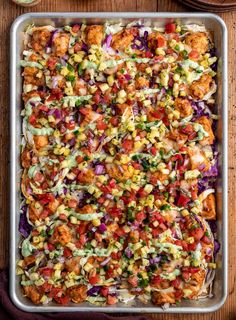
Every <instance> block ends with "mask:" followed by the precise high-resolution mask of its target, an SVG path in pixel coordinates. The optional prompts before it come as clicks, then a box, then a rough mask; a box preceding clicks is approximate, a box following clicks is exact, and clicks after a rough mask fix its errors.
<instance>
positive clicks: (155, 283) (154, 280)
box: [151, 275, 162, 285]
mask: <svg viewBox="0 0 236 320" xmlns="http://www.w3.org/2000/svg"><path fill="white" fill-rule="evenodd" d="M151 282H152V284H154V285H158V284H160V283H161V282H162V278H161V277H160V276H159V275H158V276H154V277H153V278H152V281H151Z"/></svg>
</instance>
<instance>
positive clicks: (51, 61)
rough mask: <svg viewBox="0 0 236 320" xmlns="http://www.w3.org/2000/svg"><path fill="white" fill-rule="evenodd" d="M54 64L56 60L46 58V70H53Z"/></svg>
mask: <svg viewBox="0 0 236 320" xmlns="http://www.w3.org/2000/svg"><path fill="white" fill-rule="evenodd" d="M56 63H57V58H54V57H50V58H48V60H47V66H48V68H49V69H50V70H53V69H55V67H56Z"/></svg>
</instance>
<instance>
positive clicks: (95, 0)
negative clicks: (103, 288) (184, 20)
mask: <svg viewBox="0 0 236 320" xmlns="http://www.w3.org/2000/svg"><path fill="white" fill-rule="evenodd" d="M30 11H42V12H46V11H59V12H63V11H114V12H117V11H126V12H129V11H140V12H141V11H149V12H155V11H160V12H161V11H172V12H177V11H179V12H181V11H182V12H183V11H190V9H189V8H187V7H185V6H184V5H183V4H180V3H179V2H178V1H174V0H172V1H171V0H42V2H41V4H39V5H38V6H36V7H33V8H22V7H19V6H16V5H15V4H13V3H12V2H11V0H0V39H1V46H0V71H1V77H0V108H1V109H0V110H1V112H0V199H1V200H0V201H1V202H0V203H1V206H0V208H1V210H0V219H1V220H0V221H1V223H0V268H4V267H7V266H8V242H9V237H10V235H9V231H8V227H9V205H8V189H7V186H8V159H9V155H8V151H9V133H8V128H9V127H8V117H9V85H8V82H9V79H8V78H9V75H8V66H9V62H8V58H9V30H10V26H11V23H12V22H13V20H14V19H15V18H16V17H17V16H18V15H20V14H22V13H24V12H30ZM220 16H221V17H222V18H223V19H224V20H225V22H226V24H227V27H228V31H229V115H228V119H229V167H228V172H229V190H228V194H229V276H228V277H229V278H228V279H229V295H228V299H227V301H226V303H225V305H224V306H223V307H222V308H221V309H220V310H219V311H217V312H215V313H211V314H205V315H194V314H192V315H180V314H178V315H176V314H175V315H167V314H162V315H154V314H153V315H147V317H148V318H150V319H159V320H174V319H175V320H182V319H184V320H236V200H235V199H236V197H235V192H236V190H235V176H236V160H235V159H236V63H235V57H236V30H235V29H236V11H234V12H233V11H232V12H227V13H221V14H220ZM9 192H11V190H9Z"/></svg>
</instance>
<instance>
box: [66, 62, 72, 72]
mask: <svg viewBox="0 0 236 320" xmlns="http://www.w3.org/2000/svg"><path fill="white" fill-rule="evenodd" d="M66 67H67V69H68V70H69V71H74V68H73V67H72V65H71V64H69V63H67V65H66Z"/></svg>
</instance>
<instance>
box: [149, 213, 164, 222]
mask: <svg viewBox="0 0 236 320" xmlns="http://www.w3.org/2000/svg"><path fill="white" fill-rule="evenodd" d="M150 220H151V221H152V222H154V221H158V222H159V223H164V222H165V219H164V217H163V216H162V215H161V214H160V212H157V211H154V212H152V213H151V219H150Z"/></svg>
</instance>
